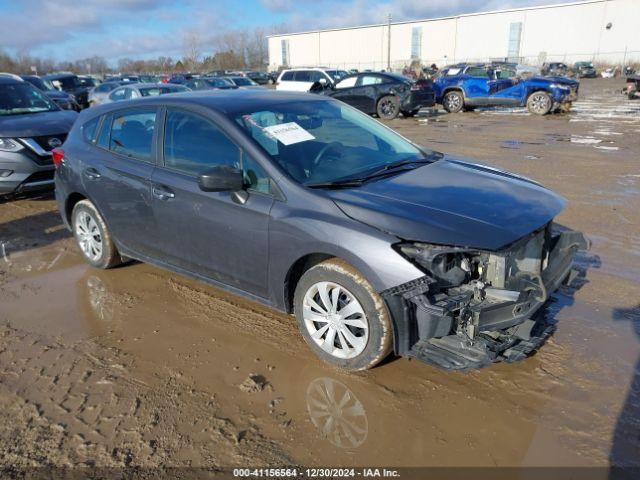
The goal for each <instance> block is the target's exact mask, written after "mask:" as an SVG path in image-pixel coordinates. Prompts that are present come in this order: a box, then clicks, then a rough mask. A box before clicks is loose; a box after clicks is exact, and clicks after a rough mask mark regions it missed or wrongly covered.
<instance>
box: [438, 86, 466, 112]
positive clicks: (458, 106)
mask: <svg viewBox="0 0 640 480" xmlns="http://www.w3.org/2000/svg"><path fill="white" fill-rule="evenodd" d="M442 106H443V107H444V109H445V110H446V111H447V112H449V113H458V112H460V111H461V110H462V109H463V108H464V97H463V96H462V93H461V92H459V91H457V90H453V91H451V92H447V93H446V94H445V96H444V98H443V99H442Z"/></svg>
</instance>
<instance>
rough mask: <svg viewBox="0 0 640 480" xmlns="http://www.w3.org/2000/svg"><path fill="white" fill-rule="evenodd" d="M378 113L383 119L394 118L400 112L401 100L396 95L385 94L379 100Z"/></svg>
mask: <svg viewBox="0 0 640 480" xmlns="http://www.w3.org/2000/svg"><path fill="white" fill-rule="evenodd" d="M376 113H377V114H378V117H380V118H382V119H383V120H393V119H394V118H396V117H397V116H398V114H399V113H400V100H398V97H396V96H395V95H385V96H384V97H382V98H381V99H380V100H378V104H377V105H376Z"/></svg>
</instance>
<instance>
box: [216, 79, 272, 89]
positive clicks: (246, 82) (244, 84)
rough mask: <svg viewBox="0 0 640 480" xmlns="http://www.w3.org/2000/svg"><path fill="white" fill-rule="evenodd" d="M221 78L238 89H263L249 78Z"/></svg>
mask: <svg viewBox="0 0 640 480" xmlns="http://www.w3.org/2000/svg"><path fill="white" fill-rule="evenodd" d="M221 78H223V79H225V80H227V81H229V82H231V83H232V84H233V85H235V86H236V87H238V88H245V89H256V88H257V89H262V88H264V87H263V86H261V85H258V84H257V83H256V82H254V81H253V80H251V79H250V78H249V77H238V76H233V77H232V76H229V77H221Z"/></svg>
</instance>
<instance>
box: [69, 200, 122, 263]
mask: <svg viewBox="0 0 640 480" xmlns="http://www.w3.org/2000/svg"><path fill="white" fill-rule="evenodd" d="M71 224H72V225H73V236H74V237H75V239H76V243H77V244H78V246H79V247H80V251H81V252H82V255H83V256H84V258H85V260H86V261H87V262H88V263H89V264H90V265H92V266H93V267H96V268H111V267H115V266H116V265H119V264H120V263H121V262H122V259H121V258H120V255H119V254H118V250H117V249H116V246H115V244H114V243H113V240H112V238H111V235H110V234H109V230H108V229H107V225H106V224H105V223H104V220H103V219H102V217H101V216H100V213H98V210H97V209H96V207H95V206H94V205H93V203H91V202H90V201H89V200H82V201H80V202H78V203H76V205H75V206H74V207H73V212H72V213H71Z"/></svg>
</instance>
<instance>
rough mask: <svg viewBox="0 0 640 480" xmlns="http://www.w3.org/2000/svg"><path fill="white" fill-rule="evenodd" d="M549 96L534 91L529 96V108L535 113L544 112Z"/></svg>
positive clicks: (547, 107)
mask: <svg viewBox="0 0 640 480" xmlns="http://www.w3.org/2000/svg"><path fill="white" fill-rule="evenodd" d="M549 108H550V106H549V97H548V96H547V95H545V94H540V93H534V94H533V97H531V109H532V110H533V111H534V112H536V113H538V114H539V113H546V112H547V111H549Z"/></svg>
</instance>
